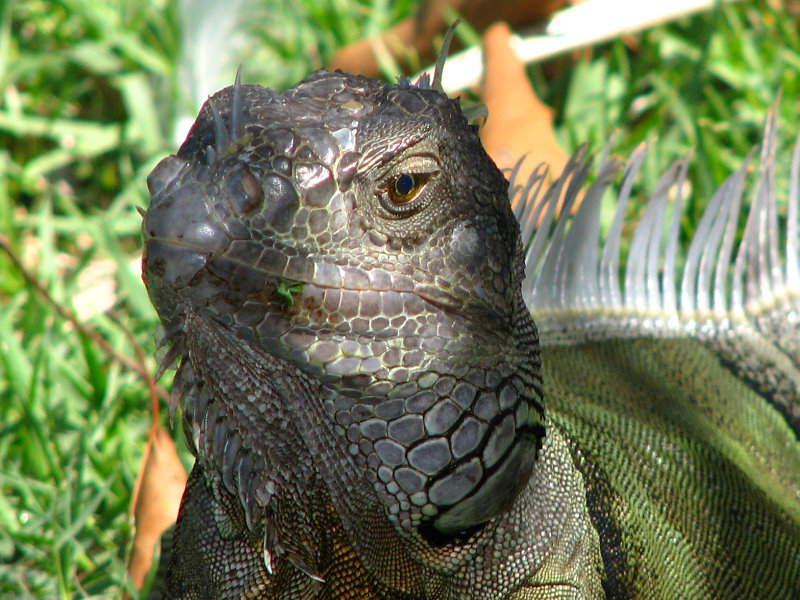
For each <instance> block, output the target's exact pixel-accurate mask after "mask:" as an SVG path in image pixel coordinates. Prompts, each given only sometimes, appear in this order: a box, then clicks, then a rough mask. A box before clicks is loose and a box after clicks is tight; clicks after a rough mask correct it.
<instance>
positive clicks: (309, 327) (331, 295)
mask: <svg viewBox="0 0 800 600" xmlns="http://www.w3.org/2000/svg"><path fill="white" fill-rule="evenodd" d="M148 184H149V187H150V191H151V194H152V203H151V206H150V208H149V210H148V211H147V214H146V215H145V220H144V226H143V229H144V236H145V242H146V244H145V260H144V269H145V277H146V282H147V286H148V290H149V293H150V296H151V298H152V300H153V303H154V305H155V306H156V308H157V310H158V312H159V315H160V317H161V319H162V321H163V322H164V324H165V328H166V330H167V332H168V334H169V335H170V337H171V338H172V340H173V342H174V343H175V344H177V345H179V343H180V336H181V335H182V332H181V328H182V322H183V316H185V315H186V314H188V313H191V312H197V313H202V314H203V315H205V316H207V317H209V318H210V319H213V321H214V322H216V323H217V324H218V325H219V327H222V328H227V329H228V330H230V331H233V332H235V334H236V335H237V336H238V337H240V338H242V339H245V340H247V341H248V343H250V344H253V345H254V346H257V347H258V348H260V349H261V350H264V351H266V352H268V353H270V354H272V355H274V356H276V357H278V358H280V359H282V360H284V361H287V362H289V363H291V364H293V365H296V366H297V367H299V368H300V369H301V370H302V371H303V372H304V373H306V374H307V375H309V376H310V377H312V378H313V379H315V380H317V381H319V384H320V386H321V390H322V395H321V397H322V398H324V404H325V408H326V410H327V413H328V414H329V416H330V419H331V420H332V422H333V423H334V424H335V428H336V431H337V432H338V434H339V435H340V441H341V444H342V445H343V446H346V448H347V452H348V454H349V455H350V456H351V457H352V459H353V461H354V462H355V464H356V465H358V466H359V468H360V469H362V470H363V473H364V477H365V479H366V480H367V481H368V482H370V484H371V485H373V486H374V488H375V491H376V493H377V494H378V496H379V497H380V498H381V500H382V502H383V505H384V507H385V510H386V514H387V515H388V517H389V518H390V519H391V521H392V522H393V523H394V525H395V527H396V528H397V529H398V530H399V531H401V532H403V534H404V535H406V536H407V537H409V538H413V539H416V540H417V541H418V542H420V543H423V544H426V545H428V544H432V545H434V546H435V545H437V544H442V543H447V542H448V541H450V540H451V539H452V536H457V535H458V534H463V533H464V532H469V531H472V530H474V529H475V528H478V527H480V526H481V525H482V524H484V523H486V522H487V521H489V520H490V519H492V518H493V517H496V516H497V515H499V514H502V513H503V512H504V511H506V510H507V509H508V507H509V505H510V504H511V502H512V501H513V500H514V498H515V497H516V496H517V495H518V493H519V492H520V490H521V489H522V488H523V487H524V486H525V485H526V482H527V480H528V477H529V474H530V472H531V469H532V465H533V463H534V459H535V456H536V452H537V449H538V447H539V446H540V445H541V440H542V437H543V435H544V429H543V422H544V417H543V405H542V401H541V375H540V370H539V356H538V341H537V334H536V329H535V327H534V324H533V322H532V320H531V318H530V315H529V313H528V311H527V309H526V307H525V305H524V303H523V301H522V297H521V294H520V282H521V280H522V278H523V264H522V249H521V245H520V241H519V231H518V225H517V223H516V221H515V219H514V217H513V215H512V212H511V210H510V207H509V201H508V195H507V183H506V181H505V179H504V178H503V176H502V174H501V173H500V172H499V171H498V169H497V168H496V167H495V165H494V163H493V162H492V161H491V159H490V158H489V157H488V156H487V155H486V154H485V152H484V151H483V149H482V147H481V144H480V141H479V139H478V135H477V132H476V128H475V127H473V126H471V125H469V124H468V122H467V120H466V118H465V117H464V115H463V114H462V111H461V109H460V107H459V104H458V102H457V101H455V100H451V99H448V98H447V97H445V96H444V94H442V93H441V92H438V91H436V90H434V89H430V88H428V87H426V86H424V85H421V86H411V85H407V84H401V85H390V84H387V83H383V82H378V81H374V80H370V79H365V78H361V77H355V76H351V75H347V74H343V73H330V72H325V71H320V72H317V73H315V74H313V75H311V76H310V77H308V78H307V79H305V80H304V81H302V82H300V83H299V84H297V85H296V86H294V87H293V88H291V89H290V90H288V91H287V92H285V93H277V92H273V91H271V90H267V89H264V88H261V87H258V86H245V85H240V84H239V83H238V81H237V85H235V86H233V87H231V88H227V89H225V90H222V91H221V92H219V93H218V94H216V95H215V96H213V97H212V98H211V99H210V100H209V102H208V103H207V104H206V105H205V106H204V108H203V109H202V111H201V113H200V116H199V117H198V119H197V122H196V123H195V125H194V127H193V129H192V130H191V133H190V134H189V137H188V139H187V140H186V142H185V143H184V145H183V146H182V147H181V149H180V151H179V152H178V154H177V155H174V156H170V157H168V158H167V159H165V160H164V161H162V162H161V163H160V164H159V166H158V167H157V168H156V169H155V170H154V171H153V173H152V174H151V175H150V178H149V180H148ZM209 351H210V352H213V349H209ZM220 368H223V369H224V368H225V366H224V365H220ZM297 410H304V408H303V406H302V402H300V400H297V402H295V399H287V411H297ZM264 443H269V442H268V440H265V441H264Z"/></svg>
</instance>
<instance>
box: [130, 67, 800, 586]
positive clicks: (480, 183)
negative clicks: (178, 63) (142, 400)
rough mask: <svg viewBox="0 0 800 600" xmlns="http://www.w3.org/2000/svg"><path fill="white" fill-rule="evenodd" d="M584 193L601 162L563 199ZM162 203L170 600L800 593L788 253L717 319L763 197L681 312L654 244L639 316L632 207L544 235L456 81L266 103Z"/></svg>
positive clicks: (205, 128)
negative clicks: (617, 234) (183, 456)
mask: <svg viewBox="0 0 800 600" xmlns="http://www.w3.org/2000/svg"><path fill="white" fill-rule="evenodd" d="M633 160H634V161H635V160H639V159H638V158H637V157H634V159H633ZM600 168H601V170H603V169H605V170H606V172H609V173H610V172H612V171H613V165H608V164H605V165H601V167H600ZM680 173H681V171H680V169H677V168H676V169H673V170H671V171H670V174H668V175H670V176H671V177H672V180H665V186H666V187H668V185H669V184H675V185H677V184H679V183H680V176H681V175H680ZM581 176H585V164H584V162H582V158H581V157H580V156H578V157H576V159H575V161H573V162H572V163H571V164H570V166H568V168H567V171H566V172H565V174H564V176H563V178H562V179H560V180H558V181H557V182H556V183H555V184H554V185H555V186H556V188H558V187H559V186H563V185H565V184H566V182H567V180H569V179H570V178H574V177H581ZM601 179H602V178H601ZM605 179H607V178H605ZM605 179H603V180H604V181H605ZM735 181H739V180H738V179H737V180H735ZM531 183H532V184H536V181H533V182H531ZM578 183H579V184H580V183H581V182H580V181H579V182H578ZM148 184H149V187H150V192H151V196H152V201H151V205H150V208H149V210H148V211H147V213H146V215H145V219H144V223H143V234H144V238H145V261H144V271H145V281H146V284H147V288H148V292H149V294H150V297H151V300H152V301H153V304H154V306H155V307H156V309H157V311H158V313H159V316H160V318H161V320H162V323H163V325H164V329H165V331H166V335H165V338H164V343H165V344H170V345H171V351H170V353H169V354H168V355H167V358H166V359H165V361H166V362H165V364H167V363H169V362H171V361H172V360H174V359H175V358H179V359H180V366H179V368H178V372H177V374H176V379H175V390H174V392H173V397H174V398H175V399H176V400H175V403H176V404H177V403H178V400H179V401H180V405H181V407H182V415H183V420H184V429H185V431H186V433H187V443H188V445H189V447H190V449H191V450H192V452H193V453H194V454H195V456H196V457H197V461H196V464H195V467H194V469H193V471H192V474H191V476H190V480H189V483H188V484H187V490H186V494H185V496H184V499H183V504H182V507H181V512H180V515H179V518H178V523H177V525H176V528H175V531H174V539H173V544H172V554H171V557H170V558H169V559H167V560H166V562H165V571H164V580H163V581H162V582H161V584H160V585H159V589H158V591H157V592H156V593H155V595H156V597H164V598H224V599H228V598H241V597H263V598H331V599H344V598H431V599H434V598H437V599H438V598H442V599H445V598H490V599H491V598H497V599H500V598H542V599H548V598H602V597H614V598H630V597H634V598H635V597H642V598H678V597H686V598H739V597H764V598H781V597H787V598H789V597H793V595H795V594H797V593H798V589H797V588H796V586H797V583H796V582H795V579H794V578H793V577H792V576H791V574H792V573H796V572H800V552H798V550H800V529H799V528H798V523H799V522H800V514H799V513H800V510H798V490H800V486H799V485H798V474H799V473H800V468H798V467H800V458H799V457H800V452H799V451H798V442H797V435H796V431H797V420H796V416H795V417H794V418H795V420H794V421H792V418H793V417H792V415H796V413H797V406H798V403H797V390H798V389H800V388H798V387H796V386H795V381H800V378H797V377H796V375H795V373H796V362H797V361H796V358H797V354H796V353H795V354H792V349H793V348H795V345H793V342H792V339H796V337H795V338H792V336H793V335H795V336H796V330H795V329H794V328H793V327H792V326H791V325H790V324H787V321H786V318H785V316H782V315H784V313H783V312H781V311H782V310H783V307H777V309H776V311H777V312H774V313H769V315H767V313H766V312H765V313H757V316H762V315H763V316H764V317H765V319H763V320H764V321H765V322H764V323H761V325H760V326H761V329H760V330H759V331H758V332H757V333H759V335H760V337H757V338H756V337H753V336H752V335H749V333H748V331H749V330H747V331H746V330H745V329H746V328H743V327H745V325H746V324H749V323H751V322H752V320H753V319H754V318H755V316H754V315H751V314H749V313H748V312H747V310H746V309H745V308H744V306H745V304H746V303H745V302H744V300H748V301H749V300H750V299H751V297H750V296H752V294H750V296H748V295H747V294H749V293H750V289H751V288H753V289H756V288H757V286H756V287H754V286H751V285H750V282H751V280H752V279H753V278H755V279H756V280H758V279H759V273H758V272H757V270H758V267H757V266H752V267H751V266H750V265H758V264H760V263H759V262H758V260H752V259H751V257H752V256H760V254H759V253H762V252H765V251H766V250H763V248H765V247H766V248H769V239H768V240H767V241H766V246H764V244H763V243H761V242H762V241H763V240H762V241H759V240H758V239H757V236H756V237H754V238H753V239H754V240H755V241H753V242H752V243H750V244H749V245H748V243H747V242H743V243H742V247H743V248H744V250H741V251H740V253H741V252H743V253H744V254H742V256H744V257H745V258H742V259H741V261H738V260H737V261H735V262H736V264H738V263H739V262H741V264H742V265H747V268H746V269H745V267H741V268H740V269H739V271H738V277H739V279H738V281H741V282H745V283H746V285H745V286H744V287H746V288H747V290H748V292H747V294H740V296H741V297H740V298H739V300H738V302H739V304H736V302H734V301H733V300H732V301H731V303H729V304H725V305H724V306H723V307H722V309H721V312H720V313H713V312H709V317H708V318H706V319H705V320H704V321H702V322H698V318H697V316H698V315H699V314H700V313H701V312H702V311H701V309H702V308H703V302H704V298H705V295H709V296H714V294H716V293H717V290H716V288H713V286H712V287H708V286H707V285H706V283H705V282H706V280H707V279H708V277H707V276H706V275H707V274H706V271H709V269H710V268H709V267H707V266H706V265H708V264H709V261H711V262H712V263H713V262H714V261H716V262H715V263H714V264H716V265H717V269H718V270H719V271H720V272H722V270H723V269H724V268H728V266H729V264H730V263H731V256H732V255H731V248H730V246H731V244H729V243H727V241H726V240H728V239H729V238H728V237H725V236H724V235H723V234H724V233H725V232H726V231H727V225H726V224H727V223H728V222H729V220H730V219H731V218H733V217H731V215H732V214H733V212H734V210H733V207H734V204H736V207H738V200H736V199H737V198H740V197H741V186H738V187H737V186H735V185H731V186H729V187H728V188H726V191H725V193H723V194H721V197H722V199H721V200H719V201H718V202H717V203H716V204H713V203H712V204H713V205H714V206H717V205H719V206H723V207H725V208H724V209H723V208H719V206H718V208H717V209H716V210H717V211H718V214H719V215H721V216H718V217H714V218H715V219H716V220H714V219H712V220H711V221H712V222H710V224H709V226H708V227H707V228H705V229H703V231H706V230H707V233H704V234H703V235H706V236H707V238H706V239H703V240H701V241H700V242H698V244H699V245H700V246H702V247H704V248H706V251H705V254H703V253H702V251H701V250H698V251H697V252H696V253H695V254H697V257H698V258H697V260H694V259H691V257H689V258H687V261H686V263H687V267H686V271H685V273H689V275H688V276H686V275H685V273H684V280H685V281H684V282H683V283H682V284H681V286H680V289H679V291H680V294H682V295H681V298H683V296H686V297H687V298H689V300H686V301H685V302H684V304H685V306H684V304H682V305H681V307H680V309H681V310H680V311H679V310H677V308H675V307H670V306H669V302H670V300H669V294H668V290H669V286H670V285H672V287H673V288H676V285H675V284H674V276H671V277H673V278H672V279H667V280H665V281H662V280H658V281H657V285H656V287H657V288H658V290H659V291H658V292H657V293H656V292H650V293H649V295H647V293H643V295H642V294H640V293H639V292H638V291H637V290H639V287H643V288H644V289H650V288H648V283H651V282H652V281H653V280H654V278H656V279H657V277H656V272H655V271H654V270H653V268H651V265H652V264H658V262H659V261H658V260H655V259H657V258H658V257H659V253H660V252H665V253H666V254H667V255H669V253H670V252H671V251H670V250H669V248H670V247H671V246H670V243H674V242H673V241H671V238H670V239H668V240H667V241H666V242H665V243H664V244H658V245H656V246H653V245H651V246H647V242H646V240H648V239H653V238H654V237H655V236H653V235H649V236H648V235H642V236H640V237H641V238H642V240H644V241H640V242H639V244H640V245H643V250H642V252H641V254H642V255H643V256H653V257H655V259H654V260H650V261H646V263H645V261H639V262H636V261H635V260H631V261H629V265H628V266H629V268H633V269H634V273H632V274H631V276H630V281H631V283H630V286H631V288H630V289H631V292H630V293H628V287H627V286H628V280H627V279H626V288H625V295H624V297H623V296H622V295H621V294H620V292H619V285H618V283H617V282H616V279H614V277H616V275H613V276H611V275H609V274H610V273H615V272H616V271H617V270H618V269H617V267H615V266H614V265H615V264H616V265H618V264H619V263H618V259H616V260H617V262H616V263H614V259H613V249H614V244H613V235H614V233H613V231H612V236H611V239H612V242H611V246H610V248H611V250H608V247H609V246H606V247H605V248H604V249H603V250H602V256H601V250H600V248H598V245H597V235H596V232H595V229H594V220H593V215H594V212H595V211H596V203H595V200H597V201H599V197H600V195H601V192H602V190H600V189H599V188H595V187H592V188H590V189H589V190H588V191H587V194H586V198H585V200H584V204H585V206H586V207H588V208H585V209H584V208H581V212H579V213H578V216H576V218H575V221H574V223H573V225H572V227H571V228H569V229H568V230H567V228H565V223H564V222H562V221H559V222H556V223H554V224H553V225H552V230H551V226H550V223H551V222H552V220H553V219H552V217H553V211H552V210H551V209H549V207H551V206H552V205H553V204H554V202H545V203H544V204H543V205H542V206H545V208H544V209H543V210H544V211H545V214H546V215H549V220H548V219H545V221H544V223H545V225H544V226H543V227H541V228H540V229H539V230H538V232H537V233H536V235H535V236H534V233H533V230H532V228H531V227H530V223H531V222H533V221H536V220H537V219H538V216H537V215H536V214H535V212H536V211H535V210H534V209H533V208H532V207H533V206H534V205H536V203H535V202H534V200H535V198H534V197H533V196H532V195H530V194H529V195H530V197H526V198H524V199H523V201H522V202H521V203H519V207H520V208H519V210H518V214H516V215H515V214H513V213H512V210H511V208H510V203H509V187H508V183H507V182H506V180H505V179H504V178H503V176H502V174H501V173H500V172H499V171H498V170H497V168H496V167H495V165H494V164H493V163H492V161H491V160H490V159H489V158H488V157H487V156H486V154H485V152H484V151H483V149H482V148H481V146H480V142H479V140H478V137H477V133H476V131H475V128H474V127H472V126H470V125H469V124H468V122H467V120H466V118H465V117H464V115H463V113H462V111H461V109H460V107H459V105H458V103H457V102H456V101H453V100H449V99H448V98H446V97H445V96H444V95H443V94H442V93H440V92H439V91H437V90H435V89H431V88H430V87H428V86H427V84H426V82H425V81H422V82H420V83H419V84H417V85H414V86H412V85H409V84H407V83H405V82H401V84H400V85H397V86H395V85H390V84H386V83H383V82H378V81H374V80H369V79H365V78H361V77H355V76H352V75H347V74H343V73H329V72H325V71H320V72H317V73H315V74H313V75H311V76H309V77H308V78H307V79H305V80H304V81H302V82H300V83H298V84H297V85H296V86H294V87H293V88H291V89H290V90H288V91H287V92H285V93H282V94H281V93H277V92H274V91H272V90H268V89H265V88H260V87H258V86H246V85H242V84H241V83H240V81H239V79H238V78H237V82H236V84H235V85H234V86H233V87H231V88H226V89H225V90H222V91H221V92H219V93H218V94H216V95H215V96H213V97H212V98H211V99H210V100H209V102H208V103H207V104H206V106H205V107H204V108H203V110H202V111H201V113H200V116H199V117H198V119H197V122H196V123H195V125H194V127H193V129H192V131H191V132H190V134H189V137H188V138H187V140H186V142H185V143H184V145H183V146H182V147H181V149H180V150H179V151H178V153H177V154H176V155H174V156H170V157H168V158H166V159H164V160H163V161H162V162H161V163H160V164H159V165H158V167H156V169H155V170H154V171H153V173H152V174H151V176H150V178H149V180H148ZM577 187H579V186H577ZM577 187H576V188H575V189H577ZM527 189H528V191H530V190H531V189H534V190H536V189H538V188H536V186H535V185H532V186H528V187H527ZM570 189H571V190H572V189H573V188H570ZM592 190H595V191H592ZM737 190H738V192H737ZM519 191H520V188H518V187H517V186H516V185H515V184H514V183H512V187H511V193H512V194H515V193H518V192H519ZM572 193H573V194H574V191H573V192H572ZM546 197H548V198H556V199H557V198H558V194H557V193H554V194H550V195H549V196H546ZM665 197H666V195H665V194H663V193H662V194H661V195H658V194H656V195H654V201H653V202H651V205H654V206H655V207H656V208H654V209H653V210H652V212H651V216H652V218H650V219H649V220H648V221H647V223H648V224H649V225H648V227H652V230H653V231H661V230H662V229H663V228H662V227H660V223H663V219H665V218H666V217H665V216H664V215H665V214H666V213H665V211H664V210H661V208H660V207H661V206H662V205H663V199H664V198H665ZM573 199H574V198H568V201H569V202H571V201H572V200H573ZM732 199H734V200H736V202H734V200H732ZM759 206H760V205H759ZM737 210H738V208H737ZM771 210H772V212H770V211H771ZM753 211H754V212H756V213H758V214H759V215H766V217H767V218H769V215H771V214H773V213H774V209H770V208H769V206H767V207H766V208H754V209H753ZM715 214H717V213H715ZM726 219H728V220H726ZM518 220H519V222H521V223H522V232H521V230H520V225H519V224H518ZM643 222H644V221H643ZM565 231H568V232H567V233H565ZM700 231H701V229H698V232H700ZM521 234H522V235H521ZM698 235H699V234H698ZM570 236H572V237H570ZM575 236H583V238H585V240H588V242H586V241H578V242H576V241H575V239H574V238H575ZM786 237H792V236H791V235H787V236H786ZM583 238H582V239H583ZM592 242H593V243H594V245H592ZM731 243H732V242H731ZM662 246H663V247H665V248H666V250H664V249H663V248H662ZM709 248H710V249H711V250H708V249H709ZM714 248H717V249H718V250H717V249H714ZM715 252H716V254H713V253H715ZM788 253H789V250H787V254H788ZM690 254H691V253H690ZM712 254H713V256H712ZM795 254H796V250H795ZM706 256H708V257H711V258H705V257H706ZM607 257H611V258H610V259H607ZM712 258H713V259H714V261H712ZM701 259H702V260H701ZM662 262H663V261H662ZM666 262H667V263H669V259H667V261H666ZM762 262H763V261H762ZM795 262H796V261H795ZM640 263H641V264H640ZM609 264H610V265H611V267H609V266H608V265H609ZM722 264H724V267H722V266H719V265H722ZM787 264H788V261H787ZM693 265H696V266H693ZM730 268H731V269H732V270H734V267H730ZM787 268H788V267H787ZM648 269H649V270H648ZM692 269H696V273H695V271H693V270H692ZM590 271H591V273H590ZM774 271H775V270H774V269H771V270H769V272H770V273H772V272H774ZM640 272H641V274H640ZM698 273H699V274H701V275H698ZM709 273H712V274H713V273H714V270H713V269H710V271H709ZM526 277H527V278H526ZM736 277H737V274H736V272H734V273H733V275H732V279H733V281H734V282H736V281H737V279H736ZM787 279H788V275H787ZM690 280H691V283H686V281H690ZM640 283H641V285H640ZM615 286H616V287H615ZM704 286H705V287H704ZM650 287H651V288H652V285H651V286H650ZM767 287H768V288H769V289H768V290H767V292H766V293H772V292H771V290H772V287H770V286H767ZM707 288H708V289H707ZM758 289H759V293H761V292H764V288H763V286H762V288H758ZM587 290H589V291H591V292H592V293H591V294H590V296H591V299H592V300H591V302H588V304H587V302H586V298H585V297H584V293H585V292H586V291H587ZM709 290H710V291H709ZM673 291H674V290H673ZM723 291H724V290H723ZM689 292H691V293H689ZM680 294H679V295H680ZM762 296H763V294H762ZM762 296H759V298H761V297H762ZM715 297H716V296H715ZM732 298H734V299H735V298H736V294H735V290H734V292H732ZM693 299H694V300H696V304H697V306H696V307H694V306H693V305H692V306H690V304H691V301H692V300H693ZM592 302H594V304H592ZM656 305H657V306H656ZM748 306H750V305H749V304H748ZM740 307H741V308H740ZM692 309H694V313H693V312H692ZM737 311H738V312H737ZM734 313H735V314H736V316H737V318H739V317H741V318H739V320H738V321H735V322H734V321H732V320H731V318H730V317H731V316H732V315H734ZM720 315H722V316H721V317H720ZM540 317H541V321H540ZM767 317H768V318H767ZM534 319H535V320H536V321H537V322H540V328H541V340H540V333H539V331H538V330H537V326H536V325H535V324H534ZM542 326H543V327H542ZM751 329H753V328H752V327H751ZM764 331H767V332H771V333H772V334H773V335H772V336H770V335H766V334H765V333H764ZM748 336H749V337H748ZM755 358H758V359H760V360H762V362H765V363H768V365H769V367H770V368H771V369H772V370H771V371H770V370H769V369H763V368H761V363H758V364H756V363H752V362H749V361H751V360H752V359H755ZM748 369H749V370H748ZM759 378H760V379H759ZM770 384H774V388H775V389H769V387H768V386H769V385H770ZM171 408H172V409H173V410H175V408H176V406H172V407H171ZM792 411H794V412H792ZM793 586H794V587H793Z"/></svg>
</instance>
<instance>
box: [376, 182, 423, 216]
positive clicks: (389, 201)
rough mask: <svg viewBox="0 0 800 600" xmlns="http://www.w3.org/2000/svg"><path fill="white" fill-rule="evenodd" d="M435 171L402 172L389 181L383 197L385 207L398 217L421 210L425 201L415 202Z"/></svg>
mask: <svg viewBox="0 0 800 600" xmlns="http://www.w3.org/2000/svg"><path fill="white" fill-rule="evenodd" d="M434 174H435V173H400V174H399V175H395V176H394V177H393V178H392V179H390V180H389V181H388V182H387V185H386V187H384V191H385V194H384V196H383V197H382V199H381V200H382V202H381V203H382V204H383V207H384V208H385V209H386V210H388V211H389V212H390V213H391V214H392V215H394V216H396V217H407V216H410V215H412V214H414V213H416V212H419V210H421V209H422V208H423V206H424V204H423V203H420V202H414V201H415V200H417V199H418V198H419V195H420V193H421V192H422V190H423V189H425V184H427V183H428V180H429V179H430V178H431V177H432V176H433V175H434Z"/></svg>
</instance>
